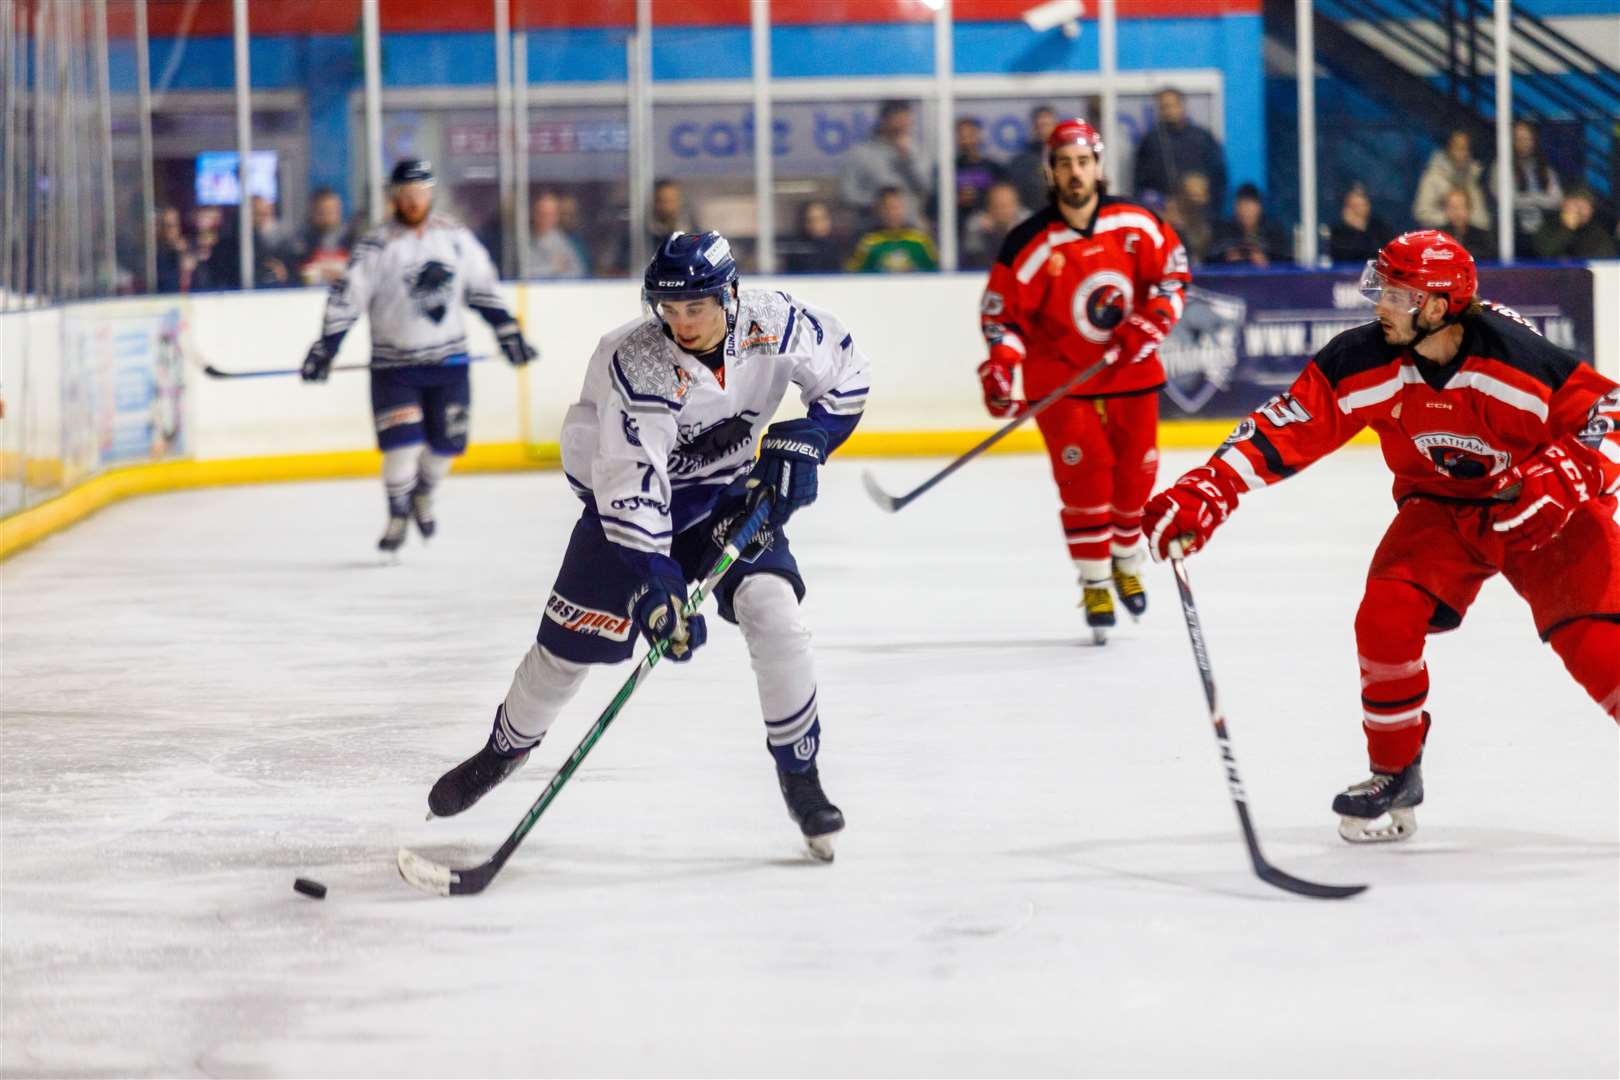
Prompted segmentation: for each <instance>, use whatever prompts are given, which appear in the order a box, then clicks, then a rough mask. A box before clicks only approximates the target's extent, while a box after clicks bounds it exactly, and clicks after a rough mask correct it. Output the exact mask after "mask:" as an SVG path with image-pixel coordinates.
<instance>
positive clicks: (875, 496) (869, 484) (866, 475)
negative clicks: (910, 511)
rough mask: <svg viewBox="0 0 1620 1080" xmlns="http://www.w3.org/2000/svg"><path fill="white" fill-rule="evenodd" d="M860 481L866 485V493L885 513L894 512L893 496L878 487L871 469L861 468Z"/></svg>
mask: <svg viewBox="0 0 1620 1080" xmlns="http://www.w3.org/2000/svg"><path fill="white" fill-rule="evenodd" d="M861 483H862V484H865V485H866V493H867V494H868V495H870V496H872V501H873V502H875V503H877V504H878V506H880V507H882V508H883V509H884V511H886V512H887V513H890V514H892V513H894V497H893V496H892V495H889V494H888V493H887V492H885V491H884V490H883V489H882V488H880V487H878V482H877V477H875V476H873V475H872V470H871V469H862V470H861Z"/></svg>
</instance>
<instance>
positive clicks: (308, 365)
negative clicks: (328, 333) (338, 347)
mask: <svg viewBox="0 0 1620 1080" xmlns="http://www.w3.org/2000/svg"><path fill="white" fill-rule="evenodd" d="M331 373H332V350H331V348H330V347H328V346H327V344H326V342H325V340H324V339H323V340H321V341H317V342H316V343H315V344H313V345H311V346H310V347H309V355H307V356H305V357H304V366H303V367H302V368H301V369H300V370H299V372H298V377H299V378H301V379H303V380H304V381H305V382H325V381H326V377H327V376H328V375H330V374H331Z"/></svg>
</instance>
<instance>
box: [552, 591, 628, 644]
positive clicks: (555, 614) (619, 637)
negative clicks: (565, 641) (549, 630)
mask: <svg viewBox="0 0 1620 1080" xmlns="http://www.w3.org/2000/svg"><path fill="white" fill-rule="evenodd" d="M546 618H548V619H550V620H551V621H552V622H554V623H556V624H557V625H558V626H561V627H562V628H563V629H564V630H567V631H569V632H571V633H575V634H584V635H585V636H587V637H604V638H607V639H608V640H609V641H629V640H630V626H631V624H630V619H629V618H628V617H627V616H625V615H622V614H619V613H617V612H612V611H597V610H596V609H595V608H588V607H585V606H583V605H581V604H576V603H574V602H573V601H572V600H569V599H568V598H567V597H565V596H563V595H562V594H561V593H555V592H554V593H552V594H551V599H549V600H547V601H546Z"/></svg>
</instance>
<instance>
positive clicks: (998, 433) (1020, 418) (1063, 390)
mask: <svg viewBox="0 0 1620 1080" xmlns="http://www.w3.org/2000/svg"><path fill="white" fill-rule="evenodd" d="M1109 363H1111V360H1110V359H1109V358H1108V357H1104V358H1103V359H1101V360H1098V361H1097V362H1096V363H1095V364H1092V365H1091V366H1090V367H1088V368H1086V369H1085V370H1083V371H1081V372H1080V373H1079V374H1078V375H1076V376H1074V377H1073V378H1072V379H1070V380H1069V381H1068V382H1065V383H1064V384H1063V385H1061V386H1059V387H1058V388H1057V389H1056V390H1053V391H1052V392H1051V393H1049V394H1047V395H1046V396H1045V397H1043V398H1041V399H1040V400H1039V401H1037V402H1035V403H1034V404H1032V405H1030V406H1029V407H1028V408H1027V409H1025V410H1024V411H1023V412H1021V413H1019V414H1018V415H1017V416H1015V417H1013V418H1012V419H1011V420H1009V421H1007V422H1006V423H1005V424H1003V425H1002V426H1001V427H999V428H997V429H996V430H995V431H994V432H992V433H991V434H989V435H988V436H986V437H985V438H984V439H982V440H980V442H979V443H978V444H977V445H976V446H974V447H973V449H971V450H969V451H967V452H966V453H965V454H963V455H962V456H961V457H959V458H957V459H956V460H955V461H953V462H951V463H950V464H949V465H947V466H945V467H944V468H943V469H941V470H940V471H939V472H937V473H935V474H934V475H933V476H930V477H929V478H928V479H927V480H924V481H923V482H922V483H921V484H919V485H917V486H916V487H914V488H912V489H911V490H910V491H908V492H906V493H905V494H904V495H895V496H889V495H884V494H883V493H882V492H881V491H880V490H879V489H878V487H877V484H876V482H875V481H873V480H872V479H870V477H868V479H867V481H866V488H867V491H869V492H870V493H871V495H872V497H873V498H874V499H877V501H878V503H879V505H881V506H882V507H883V508H884V509H885V510H887V511H888V512H889V513H891V514H892V513H895V512H896V511H899V510H902V509H904V508H905V507H907V506H909V505H910V504H911V503H912V502H914V501H915V500H916V499H918V498H919V497H921V496H922V495H923V494H924V493H925V492H927V491H928V490H930V489H931V488H933V487H934V486H935V485H937V484H938V483H940V481H942V480H944V479H945V478H946V477H947V476H950V475H951V474H952V473H954V472H955V471H956V470H957V469H960V468H961V467H962V466H964V465H966V464H967V463H968V462H970V461H972V460H973V459H974V458H976V457H978V456H979V455H980V454H982V453H984V452H985V451H986V450H988V449H990V448H991V447H992V446H994V445H996V443H998V442H1000V441H1001V440H1002V439H1005V438H1006V437H1007V436H1008V435H1011V434H1012V433H1013V432H1014V431H1016V430H1017V429H1018V427H1019V426H1020V425H1022V424H1023V422H1024V421H1026V420H1029V419H1032V418H1034V417H1036V416H1039V415H1040V414H1041V413H1043V412H1045V411H1046V410H1047V409H1049V408H1051V407H1052V406H1053V405H1054V404H1056V403H1057V402H1058V401H1059V400H1060V399H1061V398H1063V397H1065V396H1066V395H1068V394H1069V393H1070V392H1071V391H1072V390H1074V388H1075V387H1077V386H1079V385H1080V384H1081V383H1083V382H1086V381H1087V380H1088V379H1091V378H1093V377H1094V376H1096V375H1097V373H1098V372H1100V371H1102V369H1103V368H1105V367H1107V366H1108V365H1109Z"/></svg>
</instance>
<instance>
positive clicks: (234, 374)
mask: <svg viewBox="0 0 1620 1080" xmlns="http://www.w3.org/2000/svg"><path fill="white" fill-rule="evenodd" d="M488 359H490V358H489V357H487V356H469V357H467V363H469V364H476V363H478V362H479V361H480V360H488ZM435 366H438V365H435V364H397V363H396V364H337V365H335V366H334V367H332V368H330V369H329V370H331V371H388V370H390V369H392V368H408V367H435ZM445 366H449V365H445ZM203 373H204V374H205V375H208V376H211V377H212V378H215V379H263V378H266V377H268V376H272V375H302V374H303V373H304V369H303V368H301V367H295V368H260V369H258V370H256V371H226V370H224V369H223V368H217V367H215V366H214V365H213V364H204V365H203Z"/></svg>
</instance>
